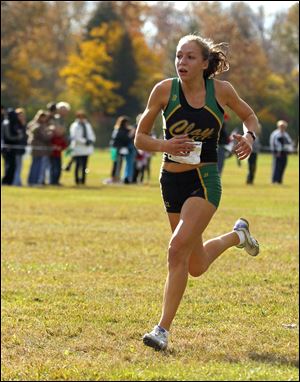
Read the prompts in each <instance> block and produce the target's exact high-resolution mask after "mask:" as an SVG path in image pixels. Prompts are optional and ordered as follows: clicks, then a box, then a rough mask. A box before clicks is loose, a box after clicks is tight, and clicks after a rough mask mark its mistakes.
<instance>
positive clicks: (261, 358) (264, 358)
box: [249, 352, 299, 368]
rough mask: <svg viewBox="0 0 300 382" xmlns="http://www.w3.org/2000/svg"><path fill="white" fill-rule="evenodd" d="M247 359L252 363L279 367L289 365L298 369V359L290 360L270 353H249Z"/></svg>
mask: <svg viewBox="0 0 300 382" xmlns="http://www.w3.org/2000/svg"><path fill="white" fill-rule="evenodd" d="M249 358H250V359H251V360H252V361H256V362H262V363H270V364H280V365H290V366H293V367H296V368H299V359H290V358H287V357H283V356H280V355H276V354H272V353H256V352H250V353H249Z"/></svg>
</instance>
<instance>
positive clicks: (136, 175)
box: [1, 102, 293, 186]
mask: <svg viewBox="0 0 300 382" xmlns="http://www.w3.org/2000/svg"><path fill="white" fill-rule="evenodd" d="M70 110H71V107H70V105H69V104H68V103H67V102H58V103H49V104H48V105H47V107H46V109H45V110H39V111H38V112H37V113H36V114H35V116H34V118H33V119H32V120H31V121H30V122H28V123H27V121H26V113H25V110H24V109H23V108H17V109H12V108H9V109H7V110H6V109H5V108H4V107H2V106H1V153H2V156H3V159H4V175H3V177H2V182H1V183H2V185H14V186H21V185H22V180H21V172H22V163H23V162H22V160H23V155H24V154H25V152H26V149H28V148H29V149H30V150H29V152H30V153H31V157H32V160H31V165H30V168H29V174H28V177H27V184H28V186H41V185H45V184H47V182H48V184H50V185H55V186H60V185H61V183H60V179H61V172H62V169H64V170H66V171H70V169H71V167H72V165H73V163H74V165H75V171H74V181H75V184H76V185H80V184H85V183H86V174H87V173H88V159H89V156H90V155H91V154H92V153H93V151H94V146H95V142H96V135H95V132H94V129H93V127H92V125H91V123H90V122H89V121H88V119H87V116H86V113H85V112H84V111H83V110H78V111H77V112H76V113H75V116H76V118H75V120H74V121H73V123H71V125H70V127H69V131H68V129H67V125H66V117H67V115H68V113H69V112H70ZM140 116H141V115H138V116H137V118H136V121H135V124H131V123H130V119H129V117H127V116H125V115H123V116H120V117H118V118H117V120H116V123H115V125H114V128H113V132H112V135H111V139H110V142H109V146H110V153H111V160H112V167H111V173H110V177H109V178H108V179H105V180H104V183H106V184H112V183H114V184H119V183H124V184H132V183H133V184H135V183H143V182H144V179H145V174H146V175H147V180H148V181H149V180H150V163H151V156H152V154H151V153H148V152H145V151H142V150H137V149H136V148H135V146H134V143H133V142H134V136H135V131H136V128H137V124H138V122H139V119H140ZM228 120H229V116H228V115H227V114H225V118H224V124H223V126H222V129H221V132H220V138H219V145H218V169H219V172H220V174H222V171H223V167H224V162H225V159H226V158H228V157H229V156H231V155H232V153H233V147H234V141H233V139H232V134H233V133H234V132H235V131H233V132H232V133H231V134H228V132H227V126H226V123H227V121H228ZM287 127H288V123H287V122H286V121H284V120H280V121H278V122H277V128H276V129H275V130H274V131H273V132H272V134H271V135H270V150H271V152H272V154H273V161H272V176H271V181H272V183H274V184H276V183H277V184H281V183H282V181H283V175H284V171H285V169H286V165H287V156H288V154H289V153H290V152H292V151H293V142H292V139H291V137H290V135H289V134H288V133H287V131H286V130H287ZM260 129H261V126H260ZM64 150H65V153H66V154H67V155H69V156H70V161H69V163H68V164H67V165H66V166H65V167H64V168H63V167H62V164H63V163H62V152H63V151H64ZM259 151H260V142H259V135H258V136H257V138H256V140H255V141H254V144H253V151H252V153H251V155H250V156H249V158H248V173H247V178H246V183H247V184H253V183H254V178H255V174H256V168H257V156H258V153H259Z"/></svg>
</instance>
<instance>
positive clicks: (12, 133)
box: [1, 108, 23, 185]
mask: <svg viewBox="0 0 300 382" xmlns="http://www.w3.org/2000/svg"><path fill="white" fill-rule="evenodd" d="M19 123H20V122H19V119H18V116H17V113H16V111H15V110H14V109H11V108H10V109H8V111H7V119H4V121H3V123H2V126H1V129H3V144H4V147H3V149H2V155H3V158H4V177H3V178H2V184H6V185H12V184H13V181H14V176H15V170H16V153H17V151H16V150H17V148H18V146H19V144H20V142H21V141H22V138H23V136H22V133H21V130H20V129H19Z"/></svg>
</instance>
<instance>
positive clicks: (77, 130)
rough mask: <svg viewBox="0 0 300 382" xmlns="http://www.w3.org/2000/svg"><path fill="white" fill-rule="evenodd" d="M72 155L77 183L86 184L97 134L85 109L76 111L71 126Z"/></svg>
mask: <svg viewBox="0 0 300 382" xmlns="http://www.w3.org/2000/svg"><path fill="white" fill-rule="evenodd" d="M70 139H71V148H72V155H73V157H74V159H75V163H76V167H75V183H76V184H77V185H78V184H85V180H86V174H87V172H88V169H87V164H88V157H89V156H90V155H91V154H92V153H93V151H94V144H95V142H96V136H95V133H94V130H93V127H92V125H91V124H90V123H89V122H88V120H87V118H86V114H85V112H84V111H83V110H79V111H77V113H76V119H75V121H74V122H73V123H72V125H71V127H70Z"/></svg>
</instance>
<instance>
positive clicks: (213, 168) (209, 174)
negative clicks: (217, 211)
mask: <svg viewBox="0 0 300 382" xmlns="http://www.w3.org/2000/svg"><path fill="white" fill-rule="evenodd" d="M160 185H161V193H162V197H163V200H164V204H165V208H166V211H167V212H175V213H180V211H181V208H182V206H183V204H184V202H185V201H186V200H187V199H188V198H190V197H199V198H203V199H206V200H207V201H208V202H210V203H212V204H213V205H214V206H215V207H216V208H218V206H219V203H220V199H221V195H222V186H221V179H220V175H219V172H218V166H217V164H214V163H212V164H207V165H204V166H202V167H199V168H196V169H193V170H189V171H184V172H169V171H166V170H164V169H163V170H162V172H161V176H160Z"/></svg>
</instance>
